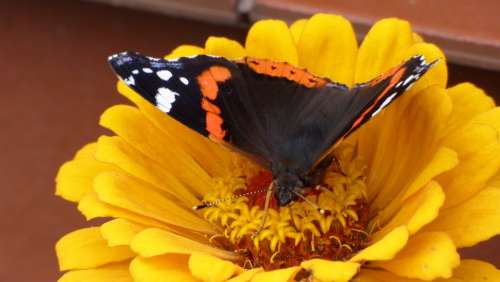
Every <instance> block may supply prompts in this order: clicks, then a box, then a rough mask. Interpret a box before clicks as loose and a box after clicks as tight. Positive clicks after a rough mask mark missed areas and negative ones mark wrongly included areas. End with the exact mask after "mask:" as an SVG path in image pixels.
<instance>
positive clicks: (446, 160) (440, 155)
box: [376, 147, 458, 234]
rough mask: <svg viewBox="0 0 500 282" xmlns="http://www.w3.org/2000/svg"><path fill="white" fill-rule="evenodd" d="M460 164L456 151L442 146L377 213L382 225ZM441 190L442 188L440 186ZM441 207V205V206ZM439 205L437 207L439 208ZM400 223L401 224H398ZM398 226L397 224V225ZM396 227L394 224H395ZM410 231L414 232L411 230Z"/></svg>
mask: <svg viewBox="0 0 500 282" xmlns="http://www.w3.org/2000/svg"><path fill="white" fill-rule="evenodd" d="M457 164H458V157H457V153H455V151H453V150H451V149H448V148H446V147H441V148H439V150H438V151H437V152H436V154H435V155H434V157H433V158H432V160H431V161H430V162H429V163H428V164H427V165H426V167H424V168H423V169H422V171H420V173H419V174H418V175H417V176H416V177H415V179H413V180H410V179H409V181H408V182H409V183H410V184H409V185H408V186H407V188H406V187H405V188H403V189H401V192H400V193H399V194H398V195H397V196H396V197H395V198H394V199H393V200H392V201H391V202H390V203H389V204H388V205H387V207H386V208H385V209H384V210H382V211H381V212H380V213H379V215H377V219H376V220H377V221H378V222H379V224H380V225H385V224H386V223H387V221H389V220H390V219H392V218H393V217H394V214H395V213H397V212H398V211H400V210H401V207H402V206H403V205H404V201H405V200H406V199H408V198H409V197H411V196H412V195H414V194H416V193H418V192H419V191H420V190H421V189H422V188H424V187H425V185H426V184H428V183H429V181H431V180H432V179H433V178H434V177H436V176H438V175H440V174H441V173H443V172H445V171H448V170H450V169H452V168H454V167H455V166H456V165H457ZM439 189H440V190H441V188H439ZM439 207H440V206H439ZM439 207H437V208H438V209H439ZM398 225H399V224H398ZM395 226H397V225H395ZM393 227H394V226H393ZM410 233H412V234H413V233H414V232H412V231H410Z"/></svg>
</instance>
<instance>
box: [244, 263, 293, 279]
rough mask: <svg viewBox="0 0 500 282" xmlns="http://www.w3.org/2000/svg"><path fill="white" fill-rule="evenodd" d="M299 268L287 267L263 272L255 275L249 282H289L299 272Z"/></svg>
mask: <svg viewBox="0 0 500 282" xmlns="http://www.w3.org/2000/svg"><path fill="white" fill-rule="evenodd" d="M300 269H301V268H300V267H299V266H294V267H288V268H283V269H277V270H271V271H264V272H259V273H257V274H255V276H254V277H253V278H252V280H250V281H251V282H269V281H273V282H290V281H293V280H292V279H293V278H294V277H295V275H297V273H298V272H299V271H300Z"/></svg>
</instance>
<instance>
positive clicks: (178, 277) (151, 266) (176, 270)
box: [130, 254, 199, 282]
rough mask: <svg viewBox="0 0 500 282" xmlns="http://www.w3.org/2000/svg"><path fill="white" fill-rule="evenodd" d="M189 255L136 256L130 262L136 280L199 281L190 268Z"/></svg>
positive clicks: (156, 281)
mask: <svg viewBox="0 0 500 282" xmlns="http://www.w3.org/2000/svg"><path fill="white" fill-rule="evenodd" d="M187 260H188V256H186V255H172V254H170V255H163V256H158V257H152V258H141V257H136V258H135V259H134V260H132V262H131V263H130V274H131V275H132V277H133V278H134V282H160V281H168V282H197V281H199V280H198V279H196V278H194V277H193V276H192V275H191V274H190V273H189V269H188V264H187Z"/></svg>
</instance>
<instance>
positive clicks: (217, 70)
mask: <svg viewBox="0 0 500 282" xmlns="http://www.w3.org/2000/svg"><path fill="white" fill-rule="evenodd" d="M208 71H209V72H210V74H211V75H212V77H213V78H214V80H215V81H216V82H224V81H226V80H228V79H230V78H231V72H230V71H229V70H228V69H227V68H226V67H221V66H213V67H210V68H209V69H208Z"/></svg>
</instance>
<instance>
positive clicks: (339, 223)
mask: <svg viewBox="0 0 500 282" xmlns="http://www.w3.org/2000/svg"><path fill="white" fill-rule="evenodd" d="M334 154H335V158H336V161H334V162H333V163H332V165H331V166H330V167H329V168H328V169H327V171H326V174H325V178H324V179H323V181H322V183H321V185H319V186H318V187H314V188H307V189H305V190H304V191H303V193H304V194H305V195H306V198H307V200H308V201H304V200H297V201H296V202H293V203H291V204H289V205H287V206H284V207H279V206H278V205H277V202H276V200H275V199H272V201H271V203H270V205H269V209H268V210H267V215H265V213H266V211H265V210H264V203H265V196H266V191H267V187H268V186H269V184H270V183H271V181H272V175H271V173H269V172H267V171H259V172H258V173H256V174H255V173H254V175H252V176H250V177H246V178H243V177H232V178H228V179H224V180H217V187H216V189H214V191H213V192H212V193H209V194H207V195H206V196H205V197H204V201H205V202H206V203H212V204H210V205H209V207H208V208H207V209H206V210H205V212H204V217H205V218H206V219H207V220H208V221H210V222H212V223H214V224H216V225H218V226H220V227H221V233H220V234H216V235H214V236H212V237H211V238H210V242H211V243H212V244H213V245H214V246H216V247H219V248H223V249H226V250H232V251H234V252H237V253H239V254H240V256H241V261H240V262H239V263H240V265H242V266H243V267H247V268H253V267H259V266H262V267H263V268H264V269H266V270H270V269H277V268H283V267H289V266H295V265H299V264H300V263H301V262H302V261H304V260H307V259H312V258H324V259H329V260H343V259H347V258H349V257H350V256H352V255H353V254H354V253H356V252H357V251H358V250H360V249H362V248H364V247H365V246H366V245H367V243H368V239H369V234H368V232H367V230H366V229H367V227H368V221H369V210H368V205H367V201H366V194H365V191H366V185H365V175H364V166H363V165H362V164H361V162H360V161H359V159H357V158H356V157H355V156H354V155H355V153H354V150H353V148H352V147H350V146H342V147H340V148H338V149H337V150H336V151H335V152H334ZM311 202H312V203H313V204H312V203H311ZM314 205H317V207H319V208H321V209H323V210H324V211H325V212H324V213H321V212H320V211H319V210H318V209H317V207H315V206H314ZM264 220H265V222H263V221H264Z"/></svg>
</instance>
